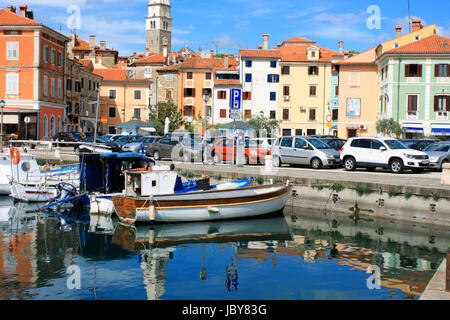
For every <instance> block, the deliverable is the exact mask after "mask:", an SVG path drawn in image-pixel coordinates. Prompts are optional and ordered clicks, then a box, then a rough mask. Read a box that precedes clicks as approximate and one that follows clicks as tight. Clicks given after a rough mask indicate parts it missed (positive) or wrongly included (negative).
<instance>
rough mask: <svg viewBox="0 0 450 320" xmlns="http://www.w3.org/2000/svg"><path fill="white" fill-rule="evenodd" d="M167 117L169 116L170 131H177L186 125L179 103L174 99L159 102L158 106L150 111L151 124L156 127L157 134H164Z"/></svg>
mask: <svg viewBox="0 0 450 320" xmlns="http://www.w3.org/2000/svg"><path fill="white" fill-rule="evenodd" d="M166 118H169V120H170V124H169V131H170V132H172V131H175V130H176V129H178V128H180V127H181V126H182V125H184V120H183V117H182V114H181V112H179V110H178V107H177V105H176V104H175V103H174V102H173V101H172V100H169V101H164V102H160V103H158V106H157V107H156V108H154V109H152V110H151V111H150V119H149V124H150V125H152V126H154V127H155V128H156V134H157V135H160V136H162V135H164V126H165V121H166Z"/></svg>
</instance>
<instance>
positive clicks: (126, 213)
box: [112, 184, 291, 223]
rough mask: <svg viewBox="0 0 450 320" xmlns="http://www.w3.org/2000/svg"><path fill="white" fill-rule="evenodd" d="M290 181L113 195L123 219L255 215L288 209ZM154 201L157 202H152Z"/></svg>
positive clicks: (210, 218)
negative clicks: (147, 194) (222, 188)
mask: <svg viewBox="0 0 450 320" xmlns="http://www.w3.org/2000/svg"><path fill="white" fill-rule="evenodd" d="M290 190H291V187H290V186H289V185H284V184H283V185H270V186H260V187H250V188H244V189H239V190H227V191H207V192H194V193H192V194H183V195H167V196H155V197H154V199H153V202H151V200H150V199H148V198H147V199H145V198H132V197H127V196H124V195H121V196H113V197H112V201H113V202H114V207H115V210H116V214H117V216H118V217H119V218H120V220H121V221H122V222H125V223H135V222H150V223H153V222H155V223H172V222H194V221H215V220H227V219H242V218H251V217H256V216H261V215H266V214H270V213H274V212H278V211H281V210H283V209H284V207H285V205H286V202H287V200H288V199H289V195H290ZM152 203H153V205H151V204H152Z"/></svg>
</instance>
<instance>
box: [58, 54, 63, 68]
mask: <svg viewBox="0 0 450 320" xmlns="http://www.w3.org/2000/svg"><path fill="white" fill-rule="evenodd" d="M63 63H64V55H63V53H62V52H58V67H62V66H63Z"/></svg>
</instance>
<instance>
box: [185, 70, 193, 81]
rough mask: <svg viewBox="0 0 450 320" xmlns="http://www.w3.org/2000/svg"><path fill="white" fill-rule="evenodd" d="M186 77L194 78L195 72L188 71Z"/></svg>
mask: <svg viewBox="0 0 450 320" xmlns="http://www.w3.org/2000/svg"><path fill="white" fill-rule="evenodd" d="M186 79H188V80H192V79H194V74H193V73H192V72H187V73H186Z"/></svg>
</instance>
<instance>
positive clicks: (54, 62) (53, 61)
mask: <svg viewBox="0 0 450 320" xmlns="http://www.w3.org/2000/svg"><path fill="white" fill-rule="evenodd" d="M52 64H54V65H56V50H55V49H53V48H52Z"/></svg>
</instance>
